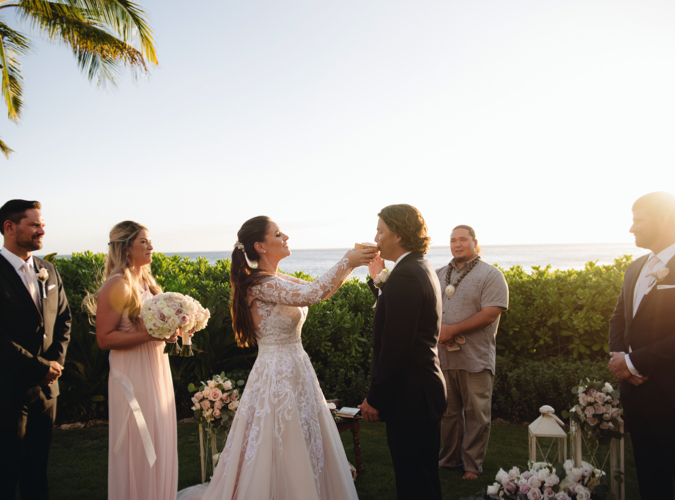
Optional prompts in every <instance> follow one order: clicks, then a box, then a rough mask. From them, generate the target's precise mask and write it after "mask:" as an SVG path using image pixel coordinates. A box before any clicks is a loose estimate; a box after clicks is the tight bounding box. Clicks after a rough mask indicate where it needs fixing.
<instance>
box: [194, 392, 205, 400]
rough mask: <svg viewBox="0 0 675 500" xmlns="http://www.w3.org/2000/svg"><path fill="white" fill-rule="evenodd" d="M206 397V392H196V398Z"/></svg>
mask: <svg viewBox="0 0 675 500" xmlns="http://www.w3.org/2000/svg"><path fill="white" fill-rule="evenodd" d="M203 397H204V394H203V393H201V392H195V398H196V399H197V400H199V399H202V398H203Z"/></svg>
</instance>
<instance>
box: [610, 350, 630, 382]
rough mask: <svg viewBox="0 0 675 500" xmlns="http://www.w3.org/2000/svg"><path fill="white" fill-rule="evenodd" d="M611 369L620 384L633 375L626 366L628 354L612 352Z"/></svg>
mask: <svg viewBox="0 0 675 500" xmlns="http://www.w3.org/2000/svg"><path fill="white" fill-rule="evenodd" d="M609 355H610V356H611V359H610V360H609V369H610V371H611V372H612V373H613V374H614V376H615V377H616V378H617V380H618V381H619V382H623V381H624V380H626V379H628V378H630V377H631V376H632V373H631V372H630V370H629V369H628V365H627V364H626V354H625V353H623V352H610V353H609Z"/></svg>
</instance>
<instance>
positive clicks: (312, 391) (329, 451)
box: [178, 259, 358, 500]
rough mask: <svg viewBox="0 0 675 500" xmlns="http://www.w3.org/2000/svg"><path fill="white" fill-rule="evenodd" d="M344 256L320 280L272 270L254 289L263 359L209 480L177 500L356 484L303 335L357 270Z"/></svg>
mask: <svg viewBox="0 0 675 500" xmlns="http://www.w3.org/2000/svg"><path fill="white" fill-rule="evenodd" d="M347 264H348V261H347V259H342V260H341V261H340V262H338V263H337V264H336V265H335V266H333V267H332V268H331V269H330V270H329V271H328V272H327V273H326V274H324V275H323V276H321V277H320V278H318V279H317V280H316V281H314V282H311V283H309V282H306V281H302V280H299V279H296V278H293V277H290V276H284V275H279V276H274V277H272V278H271V279H270V280H268V281H266V282H264V283H263V284H262V285H258V286H256V287H253V288H252V289H251V293H252V295H253V297H255V298H256V299H257V300H255V301H254V303H253V304H254V305H253V307H257V308H258V309H257V312H258V315H259V316H260V317H261V321H260V323H259V325H258V359H257V360H256V362H255V364H254V365H253V369H252V370H251V374H250V375H249V377H248V381H247V383H246V386H245V390H244V394H243V396H242V398H241V402H240V405H239V408H238V410H237V414H236V416H235V418H234V422H233V423H232V428H231V429H230V433H229V435H228V437H227V443H226V444H225V448H224V450H223V452H222V454H221V456H220V460H219V461H218V465H217V466H216V469H215V471H214V473H213V478H212V479H211V482H210V483H207V484H205V485H198V486H195V487H192V488H188V489H187V490H183V491H181V492H179V494H178V500H197V499H202V500H234V499H237V500H314V499H316V500H319V499H321V500H344V499H356V498H358V497H357V494H356V489H355V488H354V482H353V480H352V477H351V473H350V471H349V465H348V463H347V457H346V456H345V451H344V448H343V446H342V442H341V441H340V436H339V434H338V431H337V427H336V425H335V422H334V420H333V418H332V416H331V414H330V410H329V409H328V406H327V405H326V400H325V399H324V397H323V393H322V392H321V388H320V387H319V382H318V380H317V378H316V374H315V373H314V369H313V368H312V364H311V362H310V360H309V357H308V356H307V353H306V352H305V351H304V349H303V348H302V343H301V340H300V333H301V329H302V325H303V323H304V322H305V319H306V317H307V307H306V306H308V305H312V304H317V303H318V302H320V301H321V300H323V299H325V298H327V297H328V296H330V294H331V293H332V291H333V290H334V289H335V288H336V287H337V286H339V285H340V284H342V283H343V282H344V281H345V280H346V279H347V278H348V277H349V275H350V274H351V270H350V269H349V268H348V267H347Z"/></svg>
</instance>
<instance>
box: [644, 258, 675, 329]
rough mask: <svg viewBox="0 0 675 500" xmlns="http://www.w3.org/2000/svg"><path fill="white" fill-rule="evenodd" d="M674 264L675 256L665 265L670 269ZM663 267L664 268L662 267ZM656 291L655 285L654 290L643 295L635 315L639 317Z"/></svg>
mask: <svg viewBox="0 0 675 500" xmlns="http://www.w3.org/2000/svg"><path fill="white" fill-rule="evenodd" d="M673 264H675V257H673V258H672V259H670V260H669V261H668V262H667V263H666V265H665V266H664V267H667V268H669V269H670V268H671V267H672V265H673ZM662 269H663V268H662ZM669 276H670V274H669ZM670 277H671V279H672V276H670ZM655 292H656V286H654V288H652V291H651V292H649V293H648V294H647V295H645V296H644V297H642V300H641V301H640V305H639V306H638V310H637V312H636V313H635V316H636V317H637V315H638V314H640V311H642V310H643V309H644V306H645V304H647V303H649V301H650V299H651V298H652V297H653V296H654V294H655Z"/></svg>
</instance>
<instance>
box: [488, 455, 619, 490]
mask: <svg viewBox="0 0 675 500" xmlns="http://www.w3.org/2000/svg"><path fill="white" fill-rule="evenodd" d="M581 464H582V466H581V467H579V468H575V467H574V466H573V463H572V461H571V460H567V461H566V462H565V463H564V464H563V465H562V466H559V467H557V468H554V467H552V466H551V465H550V464H548V463H546V462H536V463H533V462H529V463H528V470H526V471H525V472H520V469H519V468H518V467H513V468H512V469H511V470H510V471H509V472H506V471H505V470H504V469H499V472H498V473H497V476H496V477H495V480H496V482H495V483H494V484H493V485H492V486H488V488H487V493H486V494H487V498H492V499H507V500H547V499H555V500H608V499H610V498H612V496H611V493H610V492H609V487H608V486H607V476H606V475H605V473H604V472H602V471H600V470H599V469H595V468H593V467H592V466H591V465H590V464H588V463H586V462H581Z"/></svg>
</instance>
